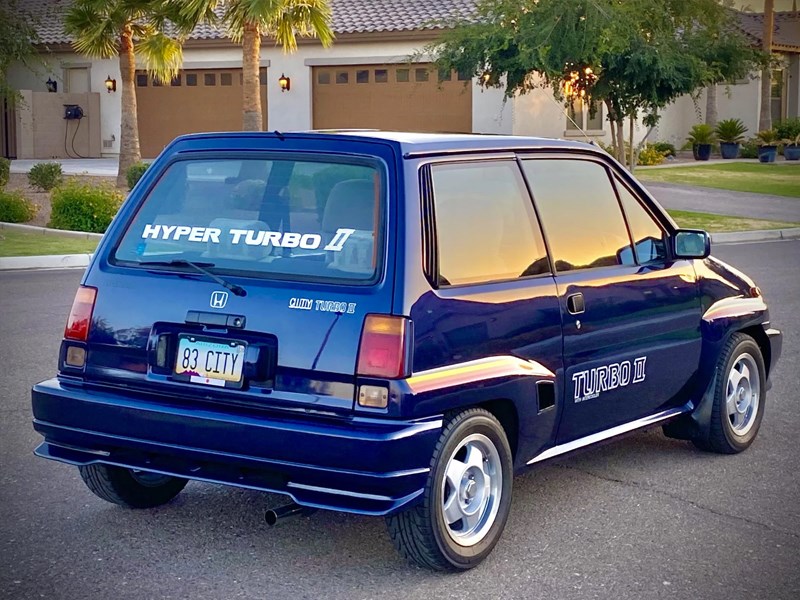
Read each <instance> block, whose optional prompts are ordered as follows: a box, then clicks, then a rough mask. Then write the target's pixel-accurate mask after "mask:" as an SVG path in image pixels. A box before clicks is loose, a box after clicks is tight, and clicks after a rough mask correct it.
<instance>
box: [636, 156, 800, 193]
mask: <svg viewBox="0 0 800 600" xmlns="http://www.w3.org/2000/svg"><path fill="white" fill-rule="evenodd" d="M779 160H783V159H779ZM636 177H637V178H638V179H641V180H642V181H644V182H648V181H655V182H662V183H682V184H685V185H699V186H704V187H711V188H718V189H722V190H733V191H735V192H752V193H755V194H772V195H775V196H789V197H792V198H800V163H798V164H791V165H786V164H760V163H730V164H725V165H702V166H690V167H670V168H666V169H663V168H662V169H639V170H637V171H636Z"/></svg>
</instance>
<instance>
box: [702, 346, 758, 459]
mask: <svg viewBox="0 0 800 600" xmlns="http://www.w3.org/2000/svg"><path fill="white" fill-rule="evenodd" d="M747 357H751V358H752V361H749V360H748V358H747ZM740 361H744V362H745V363H748V362H750V363H751V366H755V368H756V370H757V371H758V373H757V374H755V376H753V375H752V374H751V378H753V377H755V381H757V382H758V391H757V394H756V397H757V401H758V403H757V406H756V407H755V409H754V411H753V412H754V414H753V415H752V417H751V421H752V424H751V425H750V426H749V428H748V429H747V430H746V431H741V430H740V431H737V429H736V427H735V426H734V423H732V421H731V418H730V416H729V414H728V410H727V406H726V396H727V394H728V379H729V375H730V374H731V372H732V369H733V368H734V366H735V365H737V363H739V364H741V363H740ZM713 394H714V401H713V404H712V408H711V417H710V423H708V428H707V430H708V437H707V438H695V439H693V440H692V441H693V442H694V444H695V446H697V447H698V448H700V449H701V450H706V451H708V452H716V453H719V454H737V453H739V452H742V451H743V450H746V449H747V448H748V447H749V446H750V444H752V443H753V440H755V438H756V435H757V434H758V430H759V427H761V420H762V419H763V418H764V405H765V400H766V369H765V367H764V358H763V356H762V355H761V349H760V348H759V347H758V344H757V343H756V342H755V340H754V339H753V338H751V337H750V336H749V335H745V334H743V333H735V334H733V335H732V336H731V338H730V339H729V340H728V341H727V342H726V344H725V346H724V347H723V349H722V352H721V353H720V357H719V360H718V361H717V368H716V372H715V373H714V391H713ZM749 422H750V421H748V423H749Z"/></svg>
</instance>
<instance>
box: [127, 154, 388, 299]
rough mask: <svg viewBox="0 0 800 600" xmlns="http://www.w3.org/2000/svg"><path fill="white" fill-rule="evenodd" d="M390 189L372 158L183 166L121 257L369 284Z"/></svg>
mask: <svg viewBox="0 0 800 600" xmlns="http://www.w3.org/2000/svg"><path fill="white" fill-rule="evenodd" d="M382 189H383V185H382V177H381V170H380V169H379V167H378V164H377V163H376V162H374V161H370V160H368V159H363V160H358V159H353V160H352V161H350V162H339V161H338V160H337V161H336V162H334V160H332V159H331V158H330V157H324V158H320V157H309V158H304V159H303V160H297V159H295V158H291V159H289V158H285V157H279V158H264V159H239V158H236V159H233V158H221V159H209V160H206V159H203V160H180V161H177V162H175V163H173V164H172V165H170V166H169V168H168V169H167V170H166V172H165V173H164V174H163V175H162V176H161V177H160V178H159V180H158V182H157V183H156V184H155V186H154V187H153V188H152V190H150V192H149V193H148V195H147V197H146V198H145V200H144V202H143V203H142V205H141V206H140V208H139V210H138V212H137V213H136V215H135V217H134V218H133V219H132V221H131V222H130V223H129V224H128V226H127V228H126V231H125V234H124V235H123V237H122V240H121V242H120V244H119V246H118V247H117V248H116V250H115V252H114V255H113V258H112V260H113V262H115V263H116V264H123V265H126V266H140V267H141V268H152V265H153V263H161V264H162V265H163V264H166V263H170V262H173V261H177V262H180V261H194V262H197V263H210V264H212V265H213V267H210V268H211V269H212V270H213V271H215V272H218V273H234V274H237V273H238V274H243V275H250V276H253V275H255V276H260V277H274V278H282V279H301V280H312V281H326V280H332V281H341V280H349V281H352V282H354V283H362V284H363V283H368V282H370V281H373V280H374V279H375V277H376V276H377V273H378V266H379V262H380V259H381V255H380V253H379V252H378V248H379V245H380V239H381V234H382V225H381V223H382V221H383V216H382V215H383V213H384V211H383V209H382V208H381V207H382V205H383V200H382V198H383V192H382ZM145 263H150V266H149V267H148V266H147V265H145Z"/></svg>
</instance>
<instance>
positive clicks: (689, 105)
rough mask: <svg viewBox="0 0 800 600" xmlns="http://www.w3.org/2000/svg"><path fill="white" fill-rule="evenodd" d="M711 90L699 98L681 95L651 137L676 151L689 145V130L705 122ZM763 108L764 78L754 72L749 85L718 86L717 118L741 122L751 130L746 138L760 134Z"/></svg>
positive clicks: (704, 91) (670, 106)
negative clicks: (762, 80)
mask: <svg viewBox="0 0 800 600" xmlns="http://www.w3.org/2000/svg"><path fill="white" fill-rule="evenodd" d="M706 98H707V91H706V90H703V91H702V92H701V93H700V94H699V95H698V96H697V98H692V97H691V96H681V97H680V98H678V100H676V101H675V102H673V103H672V104H670V105H669V106H667V107H666V108H665V109H664V110H663V111H662V113H661V120H660V121H659V124H658V127H657V128H656V130H655V131H654V132H653V134H652V135H651V138H652V139H653V141H660V142H670V143H672V144H674V145H675V147H676V148H680V147H681V146H683V145H684V144H685V143H686V136H687V135H688V133H689V129H690V128H691V127H692V125H695V124H696V123H704V122H705V117H706ZM760 107H761V77H760V76H759V75H758V73H753V74H752V75H751V76H750V78H748V79H747V80H746V81H745V82H743V83H739V84H732V85H725V84H720V85H718V86H717V118H718V119H719V120H722V119H741V120H742V121H743V122H744V124H745V126H746V127H747V129H748V132H747V133H746V134H745V136H746V137H752V136H754V135H755V134H756V133H757V132H758V114H759V110H760Z"/></svg>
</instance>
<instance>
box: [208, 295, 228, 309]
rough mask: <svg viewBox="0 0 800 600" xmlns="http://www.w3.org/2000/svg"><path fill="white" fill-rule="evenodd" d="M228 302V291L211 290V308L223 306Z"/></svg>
mask: <svg viewBox="0 0 800 600" xmlns="http://www.w3.org/2000/svg"><path fill="white" fill-rule="evenodd" d="M227 303H228V292H211V302H209V304H211V308H225V305H226V304H227Z"/></svg>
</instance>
